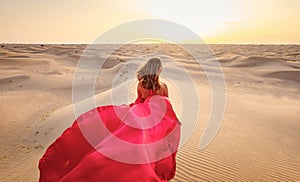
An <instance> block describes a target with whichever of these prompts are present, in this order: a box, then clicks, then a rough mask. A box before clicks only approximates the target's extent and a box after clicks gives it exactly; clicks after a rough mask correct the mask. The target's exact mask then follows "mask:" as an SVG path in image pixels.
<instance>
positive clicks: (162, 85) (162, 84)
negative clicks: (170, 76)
mask: <svg viewBox="0 0 300 182" xmlns="http://www.w3.org/2000/svg"><path fill="white" fill-rule="evenodd" d="M159 84H160V86H161V88H168V87H167V84H165V83H164V82H160V83H159Z"/></svg>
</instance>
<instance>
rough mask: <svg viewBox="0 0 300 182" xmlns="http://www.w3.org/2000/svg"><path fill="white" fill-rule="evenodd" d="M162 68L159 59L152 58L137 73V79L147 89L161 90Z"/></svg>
mask: <svg viewBox="0 0 300 182" xmlns="http://www.w3.org/2000/svg"><path fill="white" fill-rule="evenodd" d="M161 67H162V63H161V60H160V59H159V58H150V59H149V60H148V61H147V62H146V64H145V65H143V66H142V67H141V68H140V69H139V70H138V71H137V72H136V77H137V79H138V80H139V81H140V82H141V84H142V87H143V88H145V89H152V90H159V89H160V84H159V73H158V71H159V69H160V68H161Z"/></svg>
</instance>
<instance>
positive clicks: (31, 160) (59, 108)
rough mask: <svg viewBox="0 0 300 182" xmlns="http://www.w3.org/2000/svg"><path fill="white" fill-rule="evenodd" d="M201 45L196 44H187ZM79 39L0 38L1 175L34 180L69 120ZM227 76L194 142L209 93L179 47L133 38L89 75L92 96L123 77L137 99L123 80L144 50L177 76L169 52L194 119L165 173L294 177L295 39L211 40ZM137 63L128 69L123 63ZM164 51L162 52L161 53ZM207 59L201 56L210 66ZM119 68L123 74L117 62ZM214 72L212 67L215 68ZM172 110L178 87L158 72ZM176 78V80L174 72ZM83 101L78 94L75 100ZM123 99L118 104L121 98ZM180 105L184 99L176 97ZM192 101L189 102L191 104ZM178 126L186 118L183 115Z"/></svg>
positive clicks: (107, 97) (105, 98) (299, 56)
mask: <svg viewBox="0 0 300 182" xmlns="http://www.w3.org/2000/svg"><path fill="white" fill-rule="evenodd" d="M189 46H190V49H189V50H192V51H195V52H201V50H199V49H197V46H196V45H189ZM86 47H87V45H79V44H78V45H72V44H66V45H55V44H44V45H38V44H32V45H30V44H27V45H21V44H2V45H1V47H0V71H1V72H0V90H1V92H0V99H1V103H0V113H1V116H2V117H1V119H0V126H1V131H0V144H1V149H0V167H1V171H0V178H1V181H2V180H3V181H37V180H38V175H39V173H38V169H37V164H38V160H39V158H40V157H41V156H42V154H43V153H44V152H45V150H46V148H47V146H49V145H50V144H51V143H52V142H53V141H54V140H55V139H56V138H57V137H58V136H59V135H60V134H61V132H62V131H63V130H64V129H65V128H67V127H68V126H70V125H71V124H72V122H73V121H74V119H75V116H74V113H73V105H72V81H73V74H74V71H75V68H76V65H77V63H78V61H79V59H80V57H81V55H82V54H83V52H84V49H85V48H86ZM210 47H211V48H212V50H213V51H214V53H215V55H216V58H217V59H218V60H219V62H220V63H221V66H222V70H223V73H224V76H225V80H226V100H227V101H226V110H225V115H224V118H223V122H222V126H221V128H220V130H219V132H218V134H217V135H216V137H215V139H214V140H213V142H212V143H211V144H210V145H209V146H208V147H207V148H205V149H204V150H200V149H199V139H200V138H201V136H202V134H203V131H204V129H205V126H206V124H207V121H208V119H209V114H210V111H211V104H212V103H211V93H210V88H209V84H208V80H207V78H206V75H205V73H204V72H203V70H202V69H201V67H200V66H199V65H198V63H197V62H196V61H193V57H192V56H191V55H189V54H188V52H187V51H185V50H183V49H182V48H181V47H180V46H175V45H167V44H148V45H147V44H132V45H126V46H123V47H121V48H120V49H118V50H117V51H116V52H114V54H113V55H111V56H110V58H109V60H108V61H107V62H106V63H105V64H104V66H103V69H102V70H101V71H102V72H101V74H100V75H99V76H98V77H97V79H96V80H95V87H96V96H95V99H96V104H97V105H107V104H111V93H112V91H113V90H112V80H113V79H114V78H115V77H118V78H120V82H118V83H119V84H118V85H117V87H116V88H114V89H116V90H118V89H122V88H124V86H126V85H128V84H129V85H131V87H130V90H128V97H129V99H128V103H130V102H132V101H133V100H134V98H135V97H136V89H135V87H136V82H130V81H126V80H124V81H123V80H122V79H123V78H125V76H126V74H128V73H131V72H132V70H131V69H133V68H136V66H138V65H137V63H138V61H139V60H143V59H145V58H146V56H145V55H146V54H156V53H160V54H165V55H167V57H166V59H165V60H163V61H164V70H166V71H168V72H170V73H171V74H172V75H173V77H172V78H173V79H176V81H178V82H181V83H184V82H185V80H182V77H181V76H180V75H178V74H177V73H178V68H176V67H174V66H173V65H172V64H171V59H172V60H176V62H178V63H180V64H181V65H182V66H183V67H184V68H185V69H186V70H188V73H189V74H190V75H191V77H192V78H193V79H194V83H195V84H196V86H197V89H198V95H199V98H200V101H199V105H200V110H199V118H198V124H197V126H196V127H195V129H194V132H193V133H192V134H191V136H190V138H189V140H188V141H187V142H186V143H185V144H184V145H183V146H181V148H180V150H179V152H178V157H177V162H178V164H177V173H176V176H175V179H174V180H172V181H297V180H299V179H300V156H299V153H300V143H299V141H300V125H299V118H300V105H299V99H300V96H299V88H300V80H299V78H300V75H299V73H300V46H299V45H211V46H210ZM107 49H110V45H98V46H95V47H94V48H93V49H91V50H90V54H89V55H88V58H89V59H91V60H93V59H98V58H99V57H102V56H105V52H107V51H106V50H107ZM137 57H138V58H139V59H137V62H133V63H132V65H131V66H132V67H130V69H129V67H128V68H127V67H126V65H127V62H128V61H130V60H131V59H134V58H137ZM168 59H170V60H168ZM210 61H211V60H205V59H204V60H201V64H203V65H205V66H207V67H208V70H209V72H210V73H211V74H213V75H214V74H216V68H215V67H214V66H213V65H211V64H210ZM122 69H127V72H122V71H120V70H122ZM216 76H218V75H216ZM164 81H165V82H166V83H167V85H168V86H169V92H170V93H169V95H170V100H171V103H172V104H173V107H174V110H175V112H176V113H177V115H178V116H180V115H181V114H182V113H181V112H182V110H181V101H180V97H178V96H179V92H178V90H176V86H175V85H174V82H172V80H168V79H167V78H164ZM173 81H175V80H173ZM82 102H84V101H82ZM125 104H127V103H125ZM183 107H189V106H188V105H184V106H183ZM191 109H192V108H191ZM182 123H183V125H187V124H189V121H182Z"/></svg>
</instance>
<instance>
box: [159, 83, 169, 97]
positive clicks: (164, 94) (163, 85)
mask: <svg viewBox="0 0 300 182" xmlns="http://www.w3.org/2000/svg"><path fill="white" fill-rule="evenodd" d="M161 89H162V93H161V95H162V96H166V97H169V91H168V87H167V85H166V84H165V83H162V84H161Z"/></svg>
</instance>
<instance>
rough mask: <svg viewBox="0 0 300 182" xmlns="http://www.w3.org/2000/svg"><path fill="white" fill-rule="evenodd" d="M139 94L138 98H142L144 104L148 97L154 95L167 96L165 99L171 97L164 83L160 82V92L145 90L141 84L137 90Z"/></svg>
mask: <svg viewBox="0 0 300 182" xmlns="http://www.w3.org/2000/svg"><path fill="white" fill-rule="evenodd" d="M137 93H138V98H140V99H141V100H142V102H143V101H144V100H146V99H147V97H149V96H152V95H161V96H165V97H168V96H169V94H168V87H167V85H166V84H165V83H163V82H160V88H159V89H158V90H152V89H145V88H144V87H143V86H142V83H141V82H139V84H138V88H137Z"/></svg>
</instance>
